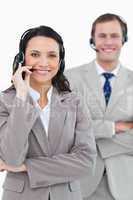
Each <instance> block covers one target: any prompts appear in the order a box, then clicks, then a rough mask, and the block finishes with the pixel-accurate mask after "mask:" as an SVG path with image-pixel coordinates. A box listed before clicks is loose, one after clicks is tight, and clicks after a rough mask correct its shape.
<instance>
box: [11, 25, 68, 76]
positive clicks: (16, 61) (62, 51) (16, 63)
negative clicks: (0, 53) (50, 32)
mask: <svg viewBox="0 0 133 200" xmlns="http://www.w3.org/2000/svg"><path fill="white" fill-rule="evenodd" d="M41 27H44V26H40V27H37V28H31V29H28V30H26V31H25V32H24V33H23V34H22V36H21V38H20V42H19V53H18V54H17V55H16V56H15V58H14V61H13V74H14V73H15V72H16V70H17V69H18V67H19V66H20V65H21V66H23V65H24V62H25V58H24V57H25V56H24V53H25V52H24V41H25V39H26V38H28V37H29V38H30V39H31V38H32V37H30V35H32V33H33V32H34V31H35V30H36V29H39V28H41ZM46 28H47V27H46ZM38 36H39V35H38ZM40 36H43V35H40ZM33 37H34V36H33ZM35 37H36V35H35ZM44 37H50V36H45V35H44ZM51 38H52V37H51ZM30 39H29V40H30ZM53 39H54V37H53ZM55 40H56V39H55ZM56 42H57V43H58V44H59V51H60V62H59V66H60V68H59V72H63V71H64V69H65V60H64V57H65V48H64V45H63V41H61V42H59V41H56Z"/></svg>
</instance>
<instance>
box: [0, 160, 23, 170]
mask: <svg viewBox="0 0 133 200" xmlns="http://www.w3.org/2000/svg"><path fill="white" fill-rule="evenodd" d="M0 171H8V172H26V171H27V169H26V166H25V164H22V165H21V166H19V167H13V166H10V165H7V164H6V163H5V162H4V161H3V160H1V159H0Z"/></svg>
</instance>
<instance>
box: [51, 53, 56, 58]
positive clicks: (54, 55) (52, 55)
mask: <svg viewBox="0 0 133 200" xmlns="http://www.w3.org/2000/svg"><path fill="white" fill-rule="evenodd" d="M49 57H53V58H54V57H57V55H56V54H50V55H49Z"/></svg>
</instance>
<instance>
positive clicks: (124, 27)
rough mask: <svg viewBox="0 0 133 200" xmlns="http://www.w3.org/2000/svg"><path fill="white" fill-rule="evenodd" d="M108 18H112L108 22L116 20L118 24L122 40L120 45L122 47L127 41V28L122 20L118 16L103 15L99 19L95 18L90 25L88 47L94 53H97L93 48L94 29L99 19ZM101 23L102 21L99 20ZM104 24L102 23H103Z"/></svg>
mask: <svg viewBox="0 0 133 200" xmlns="http://www.w3.org/2000/svg"><path fill="white" fill-rule="evenodd" d="M107 15H108V16H110V17H113V18H114V19H112V20H108V21H113V20H117V21H118V22H119V23H120V26H121V29H122V35H123V39H122V44H123V45H124V43H125V42H127V41H128V35H127V33H128V28H127V23H126V22H125V21H124V19H122V18H121V17H120V16H119V15H115V14H108V13H107V14H104V15H102V16H100V17H99V18H97V19H96V20H95V21H94V23H93V24H92V30H91V38H90V40H89V43H90V46H91V48H92V49H94V50H95V51H97V52H98V49H96V47H95V41H94V32H95V27H96V24H97V23H100V21H98V20H99V19H100V18H101V19H102V18H104V17H105V16H107ZM101 22H102V20H101ZM103 23H104V21H103Z"/></svg>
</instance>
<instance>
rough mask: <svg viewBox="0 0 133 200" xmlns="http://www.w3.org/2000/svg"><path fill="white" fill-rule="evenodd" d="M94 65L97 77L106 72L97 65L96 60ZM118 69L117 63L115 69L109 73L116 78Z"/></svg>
mask: <svg viewBox="0 0 133 200" xmlns="http://www.w3.org/2000/svg"><path fill="white" fill-rule="evenodd" d="M95 64H96V70H97V73H98V75H102V74H103V73H106V72H107V71H105V70H104V69H103V68H102V67H101V66H100V65H99V64H98V62H97V61H96V60H95ZM119 69H120V63H118V65H117V66H116V68H115V69H114V70H113V71H111V73H112V74H114V75H115V76H117V74H118V71H119Z"/></svg>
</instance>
